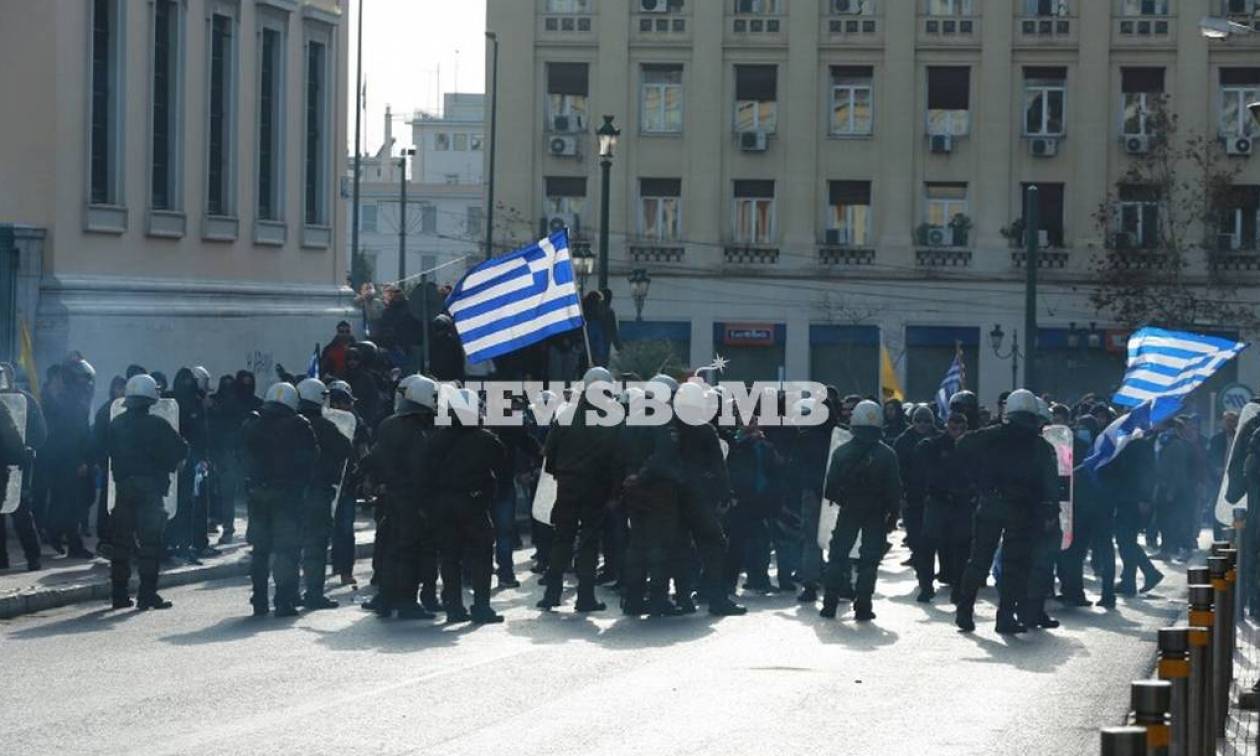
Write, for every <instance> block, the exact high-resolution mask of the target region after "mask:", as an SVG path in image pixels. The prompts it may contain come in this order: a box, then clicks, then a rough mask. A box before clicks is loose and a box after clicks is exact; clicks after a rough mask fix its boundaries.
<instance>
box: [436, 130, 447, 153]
mask: <svg viewBox="0 0 1260 756" xmlns="http://www.w3.org/2000/svg"><path fill="white" fill-rule="evenodd" d="M450 148H451V135H450V134H447V133H446V132H445V131H439V132H437V133H436V134H434V135H433V149H435V150H437V151H438V152H446V151H447V150H449V149H450Z"/></svg>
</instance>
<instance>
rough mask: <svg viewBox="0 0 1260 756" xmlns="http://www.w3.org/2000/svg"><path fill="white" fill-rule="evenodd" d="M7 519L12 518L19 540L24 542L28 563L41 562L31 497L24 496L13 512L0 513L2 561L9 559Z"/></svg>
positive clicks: (23, 549) (23, 550) (0, 558)
mask: <svg viewBox="0 0 1260 756" xmlns="http://www.w3.org/2000/svg"><path fill="white" fill-rule="evenodd" d="M6 519H12V521H13V529H14V530H16V531H17V537H18V542H19V543H21V544H22V553H23V554H24V555H25V556H26V564H27V565H28V566H29V565H32V564H38V563H39V536H38V535H37V534H36V532H35V518H34V517H32V516H31V502H30V498H29V497H23V499H22V503H21V504H20V505H19V506H18V508H17V509H15V510H14V511H13V513H12V514H10V515H8V518H6V517H5V515H0V562H8V561H9V545H8V541H9V532H8V528H7V526H6V524H5V520H6Z"/></svg>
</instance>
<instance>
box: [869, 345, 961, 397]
mask: <svg viewBox="0 0 1260 756" xmlns="http://www.w3.org/2000/svg"><path fill="white" fill-rule="evenodd" d="M879 386H880V390H881V391H882V392H883V396H884V401H888V400H890V399H896V400H897V401H899V402H904V401H905V400H906V392H904V391H902V390H901V383H900V382H898V381H897V371H895V370H893V363H892V356H890V355H889V354H888V347H886V346H884V345H883V344H880V346H879ZM946 401H948V400H946Z"/></svg>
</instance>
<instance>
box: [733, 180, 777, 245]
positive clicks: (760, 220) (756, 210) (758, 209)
mask: <svg viewBox="0 0 1260 756" xmlns="http://www.w3.org/2000/svg"><path fill="white" fill-rule="evenodd" d="M773 240H774V182H773V181H762V180H757V181H736V182H735V241H736V242H737V243H740V244H771V243H773Z"/></svg>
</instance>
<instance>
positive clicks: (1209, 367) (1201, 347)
mask: <svg viewBox="0 0 1260 756" xmlns="http://www.w3.org/2000/svg"><path fill="white" fill-rule="evenodd" d="M1246 348H1247V344H1246V343H1245V342H1237V341H1230V340H1229V339H1221V338H1217V337H1215V336H1203V335H1200V334H1197V333H1186V332H1184V331H1165V330H1163V329H1160V328H1143V329H1141V330H1139V331H1137V332H1136V333H1134V334H1133V335H1132V336H1130V337H1129V366H1128V369H1127V370H1126V371H1125V374H1124V383H1123V384H1121V386H1120V390H1119V391H1117V392H1116V393H1115V396H1113V397H1111V401H1112V402H1113V403H1115V404H1117V405H1119V406H1121V407H1136V406H1138V405H1140V404H1142V403H1143V402H1145V401H1147V400H1150V399H1155V398H1157V397H1164V396H1184V395H1186V394H1188V393H1190V392H1191V391H1193V390H1195V389H1196V388H1198V387H1199V386H1201V385H1203V382H1204V381H1206V380H1207V379H1208V378H1211V377H1212V375H1213V374H1214V373H1215V372H1216V371H1217V370H1220V369H1221V367H1222V366H1223V365H1224V364H1225V363H1226V362H1229V361H1230V360H1232V359H1233V358H1234V357H1236V356H1238V353H1239V352H1241V351H1242V350H1244V349H1246Z"/></svg>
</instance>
